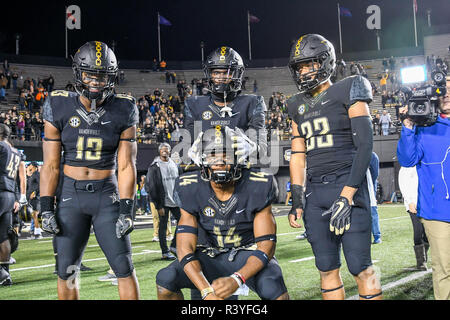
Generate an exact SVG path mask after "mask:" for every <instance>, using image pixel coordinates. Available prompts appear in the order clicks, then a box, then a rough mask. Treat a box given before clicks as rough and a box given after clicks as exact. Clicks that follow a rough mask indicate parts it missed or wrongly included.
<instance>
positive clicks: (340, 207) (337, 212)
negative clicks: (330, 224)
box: [331, 202, 344, 219]
mask: <svg viewBox="0 0 450 320" xmlns="http://www.w3.org/2000/svg"><path fill="white" fill-rule="evenodd" d="M337 205H338V206H339V209H338V210H337V211H336V213H335V214H334V216H332V217H331V219H333V218H335V217H336V216H337V215H338V214H339V213H340V212H341V211H342V208H344V204H343V203H342V202H338V204H337Z"/></svg>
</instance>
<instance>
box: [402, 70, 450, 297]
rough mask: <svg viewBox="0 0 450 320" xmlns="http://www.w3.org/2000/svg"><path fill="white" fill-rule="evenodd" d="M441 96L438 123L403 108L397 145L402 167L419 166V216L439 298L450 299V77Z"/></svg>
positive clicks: (435, 289)
mask: <svg viewBox="0 0 450 320" xmlns="http://www.w3.org/2000/svg"><path fill="white" fill-rule="evenodd" d="M446 89H447V91H446V94H445V95H444V96H443V97H440V98H439V111H440V115H439V116H438V117H437V120H436V122H435V123H434V124H432V125H429V126H423V127H419V126H417V125H416V124H415V123H414V122H413V121H412V120H411V117H409V115H408V107H403V108H400V110H399V111H400V114H401V115H403V116H405V115H406V118H405V119H404V120H403V126H402V131H401V138H400V140H399V142H398V146H397V155H398V161H399V163H400V165H401V166H402V167H413V166H416V168H417V174H418V178H419V188H418V191H419V196H418V203H417V217H418V218H420V221H421V222H422V224H423V225H424V227H425V233H426V235H427V237H428V240H429V243H430V249H431V260H432V263H431V266H432V269H433V289H434V296H435V298H436V300H450V250H449V247H448V245H449V243H450V210H449V208H450V196H449V186H450V164H449V161H448V160H447V161H446V159H448V158H449V153H450V96H449V93H450V78H447V82H446Z"/></svg>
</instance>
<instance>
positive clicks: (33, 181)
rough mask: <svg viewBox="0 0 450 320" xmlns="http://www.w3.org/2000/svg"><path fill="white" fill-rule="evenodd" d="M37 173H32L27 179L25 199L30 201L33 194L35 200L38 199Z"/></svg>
mask: <svg viewBox="0 0 450 320" xmlns="http://www.w3.org/2000/svg"><path fill="white" fill-rule="evenodd" d="M39 177H40V174H39V171H37V170H36V171H35V172H33V174H32V175H31V176H29V177H28V179H27V199H30V195H31V194H32V193H33V192H34V195H35V197H36V198H38V197H39V195H40V194H39Z"/></svg>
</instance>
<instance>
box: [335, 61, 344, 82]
mask: <svg viewBox="0 0 450 320" xmlns="http://www.w3.org/2000/svg"><path fill="white" fill-rule="evenodd" d="M345 69H346V64H345V61H344V59H339V60H338V61H337V70H338V71H337V72H338V75H339V77H340V79H343V78H344V77H345Z"/></svg>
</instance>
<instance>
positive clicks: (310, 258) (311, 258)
mask: <svg viewBox="0 0 450 320" xmlns="http://www.w3.org/2000/svg"><path fill="white" fill-rule="evenodd" d="M313 259H314V256H312V257H306V258H301V259H297V260H290V261H289V262H302V261H308V260H313Z"/></svg>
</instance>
